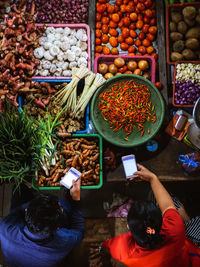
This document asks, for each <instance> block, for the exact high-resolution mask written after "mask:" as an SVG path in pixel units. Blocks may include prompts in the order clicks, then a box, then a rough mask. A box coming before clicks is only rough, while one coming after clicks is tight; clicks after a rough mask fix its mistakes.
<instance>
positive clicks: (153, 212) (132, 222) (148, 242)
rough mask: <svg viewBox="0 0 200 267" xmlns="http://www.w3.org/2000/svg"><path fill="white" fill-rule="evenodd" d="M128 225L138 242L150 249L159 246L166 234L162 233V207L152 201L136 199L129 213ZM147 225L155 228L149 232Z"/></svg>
mask: <svg viewBox="0 0 200 267" xmlns="http://www.w3.org/2000/svg"><path fill="white" fill-rule="evenodd" d="M127 221H128V226H129V229H130V231H131V234H132V236H133V238H134V240H135V241H136V243H137V244H138V245H139V246H141V247H143V248H148V249H154V248H159V247H161V245H162V242H163V239H164V236H163V235H160V229H161V226H162V214H161V211H160V209H159V208H158V207H157V206H156V205H155V204H154V203H153V202H150V201H134V203H133V205H132V207H131V209H130V211H129V213H128V218H127ZM147 227H150V228H152V229H154V230H155V234H148V233H147Z"/></svg>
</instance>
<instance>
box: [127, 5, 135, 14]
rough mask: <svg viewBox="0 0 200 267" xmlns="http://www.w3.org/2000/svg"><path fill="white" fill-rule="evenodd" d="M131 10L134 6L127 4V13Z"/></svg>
mask: <svg viewBox="0 0 200 267" xmlns="http://www.w3.org/2000/svg"><path fill="white" fill-rule="evenodd" d="M133 10H134V7H133V6H131V5H127V6H126V12H127V13H131V12H133Z"/></svg>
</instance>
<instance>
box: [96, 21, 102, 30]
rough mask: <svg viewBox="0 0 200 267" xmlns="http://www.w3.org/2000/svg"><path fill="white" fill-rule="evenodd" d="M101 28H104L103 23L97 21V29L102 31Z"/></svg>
mask: <svg viewBox="0 0 200 267" xmlns="http://www.w3.org/2000/svg"><path fill="white" fill-rule="evenodd" d="M101 26H102V24H101V22H100V21H97V23H96V29H101Z"/></svg>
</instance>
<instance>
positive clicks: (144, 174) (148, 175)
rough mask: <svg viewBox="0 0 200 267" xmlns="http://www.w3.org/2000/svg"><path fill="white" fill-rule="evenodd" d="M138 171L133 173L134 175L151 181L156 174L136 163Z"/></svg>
mask: <svg viewBox="0 0 200 267" xmlns="http://www.w3.org/2000/svg"><path fill="white" fill-rule="evenodd" d="M137 167H138V171H137V172H135V173H134V175H137V176H138V177H139V178H140V179H142V180H145V181H148V182H151V181H152V180H153V179H155V178H157V176H156V175H155V174H154V173H153V172H151V171H149V170H148V169H147V168H145V167H144V166H142V165H140V164H137Z"/></svg>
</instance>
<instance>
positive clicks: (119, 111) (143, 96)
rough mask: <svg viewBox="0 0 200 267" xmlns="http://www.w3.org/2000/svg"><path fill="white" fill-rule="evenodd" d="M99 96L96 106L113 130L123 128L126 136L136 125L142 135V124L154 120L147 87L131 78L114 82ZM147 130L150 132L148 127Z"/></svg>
mask: <svg viewBox="0 0 200 267" xmlns="http://www.w3.org/2000/svg"><path fill="white" fill-rule="evenodd" d="M99 98H100V99H101V100H100V102H99V105H98V108H99V110H101V112H102V116H103V118H104V119H105V120H106V121H108V123H109V124H110V128H113V129H114V132H117V131H118V130H119V129H124V130H125V132H126V135H127V136H128V135H130V134H131V133H132V132H133V129H134V127H136V128H137V129H138V130H139V132H141V136H143V134H144V126H143V124H144V123H145V122H146V121H152V122H153V123H154V122H155V121H156V113H155V111H154V106H153V105H152V103H151V101H150V98H151V94H150V91H149V89H148V88H147V87H146V86H145V85H142V84H138V83H135V82H134V81H133V80H129V81H125V82H120V83H116V84H114V85H113V86H112V87H111V88H109V89H107V90H106V91H104V92H103V93H101V94H100V95H99ZM147 132H148V133H150V129H148V131H147ZM125 140H128V138H125Z"/></svg>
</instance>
